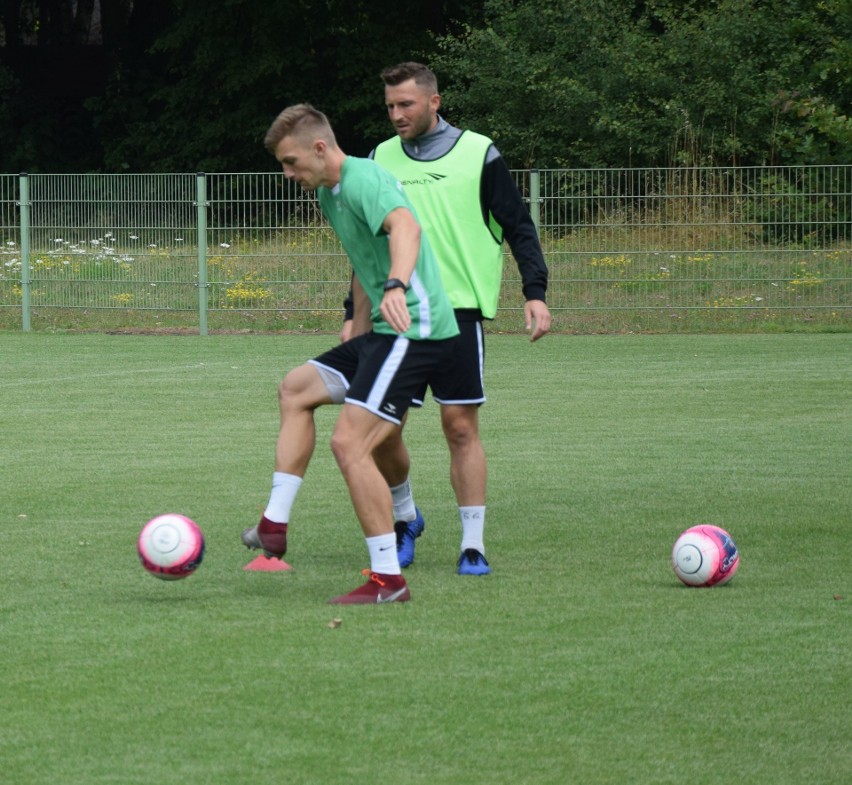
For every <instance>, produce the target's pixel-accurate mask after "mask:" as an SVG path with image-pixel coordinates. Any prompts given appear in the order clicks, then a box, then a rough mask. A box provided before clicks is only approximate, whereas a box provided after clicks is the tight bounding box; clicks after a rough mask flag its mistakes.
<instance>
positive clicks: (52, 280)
mask: <svg viewBox="0 0 852 785" xmlns="http://www.w3.org/2000/svg"><path fill="white" fill-rule="evenodd" d="M515 175H516V179H517V182H518V185H519V187H520V188H521V191H522V193H523V194H524V195H525V197H526V198H527V200H528V204H529V207H530V211H531V213H532V215H533V219H534V221H535V223H536V226H537V228H538V230H539V235H540V238H541V242H542V247H543V249H544V252H545V257H546V259H547V262H548V266H549V268H550V287H549V290H548V304H549V305H550V308H551V310H552V312H553V314H554V318H555V325H556V327H557V329H564V330H570V331H609V330H612V331H623V330H627V329H649V330H672V329H713V328H716V327H722V326H728V327H733V328H745V327H751V328H756V329H760V328H776V327H777V326H778V325H779V324H780V325H785V324H797V323H798V324H804V323H814V322H816V323H819V324H820V325H825V326H828V327H829V328H830V327H831V326H832V325H837V326H840V327H843V326H848V325H849V324H850V321H852V166H827V167H772V168H768V167H767V168H759V167H753V168H713V167H706V168H675V169H617V170H616V169H613V170H601V169H595V170H541V171H519V172H516V173H515ZM0 260H2V261H0V326H11V325H12V322H15V321H17V323H18V324H19V325H20V326H21V327H22V329H24V330H30V329H32V328H33V327H34V326H35V327H38V326H40V325H41V324H42V323H44V324H48V323H51V320H53V322H55V321H56V319H57V318H58V315H60V314H61V315H64V316H65V318H66V319H69V320H70V321H71V322H73V323H74V324H77V325H81V326H85V324H89V325H90V326H93V327H95V328H97V327H99V326H105V325H109V324H111V323H113V322H115V323H121V324H123V325H125V326H127V325H137V326H139V327H145V326H154V325H161V324H172V323H178V322H179V320H180V319H183V323H185V324H189V325H193V326H194V327H195V328H197V329H198V330H199V331H200V332H201V333H206V332H207V331H208V328H209V327H211V326H212V327H213V328H214V329H216V328H218V327H240V326H243V327H248V328H252V327H254V328H283V329H286V328H296V329H299V328H302V329H304V328H306V327H308V328H314V329H320V328H323V327H329V326H331V327H332V328H333V326H334V325H335V324H336V323H337V322H339V314H340V310H341V302H342V300H343V298H344V296H345V294H346V292H347V290H348V285H349V284H348V282H349V266H348V263H347V260H346V257H345V255H344V253H343V251H342V249H341V248H340V246H339V243H338V242H337V239H336V238H335V236H334V234H333V232H332V231H331V230H330V229H329V227H328V226H327V225H326V223H325V222H324V221H323V219H322V216H321V215H320V213H319V210H318V208H317V206H316V203H315V201H314V199H313V197H312V196H310V195H309V194H306V193H305V192H303V191H302V190H301V189H300V188H299V187H298V186H297V185H294V184H293V183H289V182H287V181H286V180H285V179H284V178H283V177H282V176H281V175H280V173H277V172H274V173H269V174H245V173H241V174H167V175H153V174H151V175H29V176H27V175H20V176H18V175H0ZM521 306H522V297H521V294H520V282H519V276H518V272H517V268H516V266H515V264H514V261H513V260H512V258H511V255H510V253H509V251H508V248H507V249H506V265H505V271H504V285H503V290H502V295H501V301H500V312H499V313H498V318H497V320H496V321H495V324H497V325H498V326H499V325H500V324H501V323H505V324H506V325H507V326H510V325H514V326H515V327H517V326H518V324H519V323H520V321H521V320H520V319H519V318H518V316H517V310H518V309H519V308H521ZM69 315H71V316H69ZM176 320H177V321H176Z"/></svg>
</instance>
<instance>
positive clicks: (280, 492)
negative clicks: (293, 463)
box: [263, 472, 302, 523]
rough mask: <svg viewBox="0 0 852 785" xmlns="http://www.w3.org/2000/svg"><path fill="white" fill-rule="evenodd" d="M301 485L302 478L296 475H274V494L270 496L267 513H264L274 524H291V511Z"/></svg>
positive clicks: (280, 473)
mask: <svg viewBox="0 0 852 785" xmlns="http://www.w3.org/2000/svg"><path fill="white" fill-rule="evenodd" d="M301 484H302V478H301V477H297V476H296V475H295V474H285V473H284V472H273V473H272V493H271V494H270V495H269V504H267V505H266V511H265V512H264V513H263V514H264V515H265V516H266V517H267V519H268V520H270V521H273V522H274V523H287V522H289V520H290V509H291V508H292V506H293V502H294V501H295V500H296V494H297V493H298V492H299V487H300V486H301Z"/></svg>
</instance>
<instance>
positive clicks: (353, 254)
mask: <svg viewBox="0 0 852 785" xmlns="http://www.w3.org/2000/svg"><path fill="white" fill-rule="evenodd" d="M264 144H265V146H266V148H267V150H269V151H270V152H271V153H272V154H273V155H274V156H275V158H276V159H277V160H278V162H279V163H280V164H281V166H282V168H283V170H284V176H285V177H287V178H288V179H291V180H295V181H296V182H298V183H299V184H300V185H301V186H302V187H303V188H305V189H306V190H308V191H315V192H316V194H317V199H318V201H319V204H320V208H321V210H322V212H323V214H324V215H325V217H326V219H327V220H328V221H329V223H330V224H331V226H332V227H333V228H334V231H335V232H336V233H337V235H338V237H339V238H340V241H341V243H342V245H343V247H344V250H345V251H346V254H347V256H348V257H349V260H350V263H351V265H352V269H353V273H354V278H353V298H354V318H353V322H354V324H355V325H356V326H357V327H356V329H357V331H358V333H359V335H358V336H357V337H356V338H354V339H353V340H351V341H347V342H346V343H342V344H339V345H338V346H335V347H334V348H332V349H331V350H329V351H327V352H325V353H324V354H322V355H320V356H319V357H316V358H314V359H313V360H310V361H309V362H307V363H305V364H303V365H301V366H299V367H298V368H295V369H294V370H292V371H290V372H289V373H288V374H287V375H286V376H285V378H284V380H283V381H282V382H281V385H280V387H279V408H280V414H281V427H280V431H279V435H278V441H277V444H276V450H275V472H274V474H273V487H272V493H271V495H270V500H269V504H268V505H267V507H266V510H265V511H264V514H263V516H262V517H261V520H260V523H258V524H257V526H254V527H251V528H249V529H246V530H245V531H244V532H243V535H242V539H243V543H244V544H245V545H246V546H248V547H249V548H256V549H262V550H263V551H264V552H265V553H266V555H267V556H271V557H278V558H281V557H282V556H283V555H284V554H285V553H286V550H287V528H288V523H289V518H290V511H291V507H292V504H293V502H294V500H295V498H296V494H297V493H298V490H299V486H300V485H301V482H302V478H303V477H304V474H305V471H306V469H307V466H308V463H309V461H310V458H311V455H312V454H313V449H314V443H315V438H316V431H315V427H314V417H313V412H314V409H316V408H317V407H318V406H321V405H323V404H330V403H338V404H342V409H341V411H340V416H339V417H338V419H337V423H336V425H335V427H334V433H333V435H332V440H331V447H332V452H333V453H334V457H335V459H336V461H337V464H338V466H339V468H340V471H341V473H342V474H343V477H344V479H345V481H346V484H347V486H348V488H349V494H350V497H351V499H352V505H353V507H354V509H355V513H356V515H357V517H358V520H359V521H360V523H361V528H362V530H363V532H364V536H365V538H366V542H367V548H368V550H369V553H370V570H369V571H367V572H368V573H369V579H368V580H367V582H366V583H365V584H364V585H363V586H360V587H358V588H357V589H355V590H354V591H352V592H350V593H348V594H344V595H341V596H339V597H335V598H333V599H332V600H330V601H329V602H331V603H339V604H355V603H358V604H364V603H381V602H403V601H406V600H408V599H410V592H409V589H408V586H407V584H406V582H405V579H404V578H403V577H402V574H401V570H400V566H399V560H398V556H397V549H396V534H395V531H394V517H393V511H392V503H391V493H390V490H389V486H393V485H395V484H397V483H398V482H399V481H401V480H400V477H399V476H393V471H394V467H387V466H384V467H383V470H380V469H379V467H378V466H377V465H376V462H375V460H374V458H373V451H374V450H375V449H376V448H377V447H378V446H379V445H381V444H382V443H383V442H385V441H386V440H387V439H388V438H389V437H391V436H392V435H395V434H396V433H397V432H398V430H399V428H400V427H401V424H402V422H403V420H404V418H405V414H406V412H407V410H408V408H409V407H410V406H411V405H412V404H417V403H418V402H419V397H418V396H420V395H421V394H422V391H423V389H424V385H425V382H426V380H427V378H428V377H429V375H430V374H431V373H432V371H433V370H434V369H435V368H436V367H437V366H438V365H439V364H440V363H442V362H445V361H446V359H447V358H448V357H449V356H450V353H451V351H452V347H453V344H454V341H455V338H456V336H457V335H458V333H459V330H458V326H457V324H456V320H455V316H454V314H453V310H452V307H451V306H450V303H449V299H448V298H447V295H446V293H445V291H444V289H443V286H442V285H441V279H440V274H439V272H438V267H437V263H436V261H435V258H434V254H433V253H432V249H431V247H430V245H429V242H428V240H427V239H426V237H425V235H423V234H422V232H421V229H420V224H419V223H418V221H417V217H416V214H415V212H414V210H413V208H412V207H411V204H410V202H409V201H408V199H407V197H406V196H405V193H404V192H403V190H402V187H401V186H400V184H399V182H398V181H397V180H396V178H394V177H393V176H391V175H390V174H389V173H388V172H386V171H385V170H384V169H382V168H381V167H380V166H379V165H378V164H376V163H375V162H374V161H371V160H369V159H364V158H355V157H353V156H348V155H346V154H345V153H344V152H343V151H342V150H341V149H340V147H338V145H337V142H336V140H335V136H334V132H333V130H332V128H331V125H330V123H329V121H328V118H327V117H326V116H325V115H324V114H323V113H322V112H319V111H318V110H316V109H315V108H313V107H312V106H310V105H309V104H298V105H295V106H290V107H288V108H287V109H285V110H284V111H283V112H282V113H281V114H280V115H279V116H278V117H277V118H276V119H275V121H274V122H273V123H272V125H271V126H270V128H269V130H268V132H267V134H266V138H265V140H264ZM383 471H384V474H383ZM400 471H402V479H404V477H405V471H407V467H400Z"/></svg>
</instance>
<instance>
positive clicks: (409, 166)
mask: <svg viewBox="0 0 852 785" xmlns="http://www.w3.org/2000/svg"><path fill="white" fill-rule="evenodd" d="M381 78H382V81H383V82H384V85H385V105H386V107H387V112H388V117H389V118H390V121H391V123H392V124H393V127H394V130H395V131H396V136H395V137H392V138H391V139H388V140H387V141H385V142H383V143H382V144H380V145H378V147H376V149H375V150H374V151H373V153H372V155H371V157H372V158H373V159H374V160H375V161H376V162H378V163H379V164H381V166H382V167H384V168H385V169H387V170H388V171H390V172H391V173H392V174H394V175H396V177H398V178H399V180H400V182H401V183H402V185H403V187H404V188H405V191H406V193H407V194H408V197H409V198H410V199H411V202H412V204H413V205H414V208H415V210H416V211H417V215H418V217H419V219H420V222H421V223H422V225H423V229H424V231H425V233H426V235H427V236H428V237H429V242H430V244H431V245H432V248H433V250H434V251H435V256H436V258H437V260H438V266H439V267H440V270H441V278H442V280H443V283H444V287H445V288H446V290H447V294H448V296H449V298H450V302H451V303H452V306H453V309H454V311H455V315H456V319H457V321H458V324H459V329H460V330H461V335H460V337H459V341H458V342H457V343H456V348H455V352H454V355H453V358H452V361H451V362H449V363H447V364H445V365H442V366H441V367H440V368H439V369H438V370H437V371H436V373H435V374H433V375H432V376H431V377H430V379H429V386H430V387H431V389H432V394H433V396H434V398H435V400H436V401H437V402H438V403H439V404H440V405H441V423H442V427H443V431H444V435H445V437H446V439H447V444H448V446H449V450H450V480H451V483H452V486H453V490H454V492H455V496H456V502H457V504H458V510H459V517H460V520H461V528H462V537H461V550H460V555H459V560H458V572H459V574H461V575H486V574H488V573H490V572H491V567H490V566H489V564H488V562H487V560H486V559H485V545H484V528H485V494H486V479H487V465H486V457H485V450H484V448H483V445H482V441H481V439H480V436H479V407H480V406H481V405H482V404H483V403H484V402H485V388H484V384H483V369H484V365H485V343H484V334H483V329H482V323H483V320H485V319H493V318H494V315H495V314H496V312H497V301H498V297H499V294H500V284H501V279H502V273H503V250H502V244H503V241H504V240H505V241H506V242H507V243H508V245H509V247H510V249H511V250H512V254H513V256H514V257H515V260H516V261H517V264H518V269H519V271H520V274H521V279H522V287H523V293H524V297H525V300H526V302H525V305H524V322H525V326H526V329H527V331H528V332H529V333H530V339H531V340H532V341H537V340H538V339H539V338H541V337H542V336H543V335H545V334H546V333H547V332H548V331H549V330H550V322H551V317H550V310H549V309H548V307H547V304H546V302H545V294H546V291H547V280H548V270H547V265H546V264H545V261H544V255H543V253H542V250H541V245H540V243H539V240H538V235H537V234H536V230H535V225H534V224H533V221H532V218H531V216H530V213H529V210H528V209H527V206H526V205H525V204H524V201H523V198H522V196H521V194H520V192H519V191H518V188H517V186H516V185H515V182H514V180H513V179H512V175H511V173H510V171H509V169H508V167H507V166H506V163H505V161H504V160H503V158H502V157H501V156H500V153H499V152H498V151H497V149H496V148H495V146H494V144H493V142H492V141H491V140H490V139H489V138H488V137H486V136H483V135H481V134H477V133H474V132H473V131H468V130H465V131H463V130H461V129H459V128H456V127H454V126H452V125H450V124H449V123H447V122H446V120H444V118H442V117H441V116H440V115H439V114H438V111H439V109H440V107H441V97H440V95H439V94H438V81H437V78H436V77H435V74H434V73H433V72H432V71H431V70H430V69H429V68H428V67H426V66H425V65H423V64H421V63H413V62H408V63H400V64H399V65H395V66H392V67H390V68H386V69H385V70H384V71H383V72H382V74H381ZM349 308H350V302H349V301H347V313H346V317H347V318H346V321H345V322H344V328H343V331H342V333H341V337H342V338H343V339H344V340H345V339H346V338H347V337H349V336H350V335H351V334H352V322H351V321H350V320H349V316H350V310H349ZM382 452H384V454H385V455H386V456H387V458H386V460H387V461H389V462H394V463H397V464H398V463H399V462H400V461H404V460H406V457H405V456H406V451H405V447H404V445H403V443H402V439H401V438H399V439H395V440H393V441H389V442H388V443H386V445H384V446H383V448H382ZM378 460H379V462H380V463H381V461H382V457H381V455H380V456H379V457H378ZM391 491H392V494H393V499H394V516H395V518H396V523H395V529H396V533H397V547H398V550H399V560H400V564H401V565H402V566H403V567H406V566H408V565H409V564H411V563H412V562H413V560H414V546H415V539H416V538H417V537H419V536H420V534H421V532H422V531H423V527H424V520H423V516H422V515H421V514H420V511H419V510H418V509H417V508H416V507H415V505H414V501H413V498H412V494H411V487H410V482H409V481H408V480H407V479H406V481H405V482H404V483H402V484H400V485H398V486H396V487H393V488H392V489H391Z"/></svg>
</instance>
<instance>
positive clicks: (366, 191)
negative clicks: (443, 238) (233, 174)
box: [317, 156, 459, 341]
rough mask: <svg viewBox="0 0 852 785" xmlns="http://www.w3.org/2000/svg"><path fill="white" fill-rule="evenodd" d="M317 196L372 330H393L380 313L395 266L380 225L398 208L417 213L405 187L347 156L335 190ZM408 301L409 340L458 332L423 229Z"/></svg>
mask: <svg viewBox="0 0 852 785" xmlns="http://www.w3.org/2000/svg"><path fill="white" fill-rule="evenodd" d="M317 199H318V200H319V205H320V209H321V210H322V212H323V215H324V216H325V217H326V219H327V220H328V222H329V223H330V224H331V226H332V228H333V229H334V231H335V232H336V233H337V236H338V237H339V238H340V242H341V243H342V244H343V248H344V250H345V251H346V255H347V256H348V257H349V261H350V263H351V264H352V269H353V270H354V271H355V275H356V276H357V277H358V280H359V281H360V283H361V286H362V287H363V288H364V291H365V292H366V294H367V297H368V298H369V300H370V303H371V304H372V312H371V318H372V320H373V330H374V331H375V332H377V333H388V334H395V331H394V329H393V328H392V327H391V326H390V325H389V324H388V323H387V322H386V321H385V320H384V319H383V318H382V316H381V314H380V313H379V305H380V303H381V301H382V298H383V297H384V283H385V281H386V280H387V279H388V273H389V272H390V266H391V258H390V245H389V243H388V236H387V234H386V233H385V231H384V230H383V229H382V224H383V223H384V220H385V218H386V217H387V216H388V214H389V213H390V212H392V211H393V210H395V209H397V208H398V207H405V208H406V209H408V210H410V211H411V212H412V213H414V215H415V216H416V213H415V211H414V208H413V207H412V206H411V202H409V201H408V198H407V197H406V195H405V193H404V192H403V190H402V186H401V185H400V184H399V181H398V180H397V179H396V178H395V177H394V176H393V175H391V174H390V173H389V172H387V171H385V170H384V169H382V168H381V167H380V166H379V165H378V164H377V163H376V162H375V161H372V160H370V159H368V158H354V157H352V156H347V158H346V159H345V161H344V162H343V169H342V172H341V175H340V182H339V183H338V184H337V185H336V186H334V188H325V187H320V188H318V189H317ZM406 300H407V302H408V312H409V313H410V314H411V327H410V328H409V329H408V330H407V331H406V332H405V333H404V335H405V337H406V338H412V339H414V340H433V341H438V340H444V339H445V338H452V337H453V336H455V335H458V331H459V330H458V325H457V324H456V318H455V315H454V314H453V309H452V306H451V305H450V301H449V299H448V297H447V294H446V292H445V291H444V287H443V285H442V284H441V276H440V273H439V272H438V263H437V262H436V261H435V255H434V254H433V252H432V248H431V246H430V245H429V241H428V239H427V238H426V233H425V232H424V233H422V234H421V236H420V253H419V255H418V257H417V264H416V265H415V268H414V272H413V273H412V276H411V280H410V281H409V289H408V292H407V294H406Z"/></svg>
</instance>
